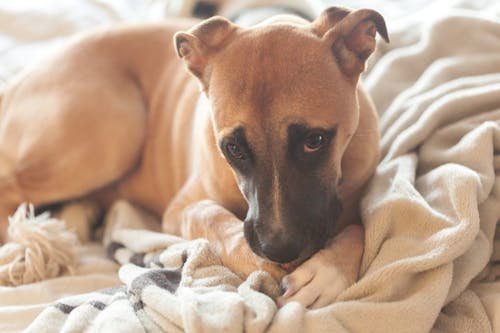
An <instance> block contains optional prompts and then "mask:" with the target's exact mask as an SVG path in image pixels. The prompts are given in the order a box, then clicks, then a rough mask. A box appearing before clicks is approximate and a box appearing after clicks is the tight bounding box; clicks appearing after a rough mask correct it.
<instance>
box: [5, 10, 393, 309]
mask: <svg viewBox="0 0 500 333" xmlns="http://www.w3.org/2000/svg"><path fill="white" fill-rule="evenodd" d="M192 24H193V22H191V21H176V22H172V23H168V22H167V23H164V24H158V25H147V26H141V27H121V28H113V29H107V30H104V31H102V32H99V33H93V34H90V35H88V36H85V37H83V38H79V39H76V40H74V41H73V42H72V43H71V45H70V46H68V47H67V48H66V49H64V50H63V51H62V52H60V53H59V54H58V55H57V56H55V57H53V58H52V59H50V60H48V61H46V62H45V63H43V64H41V65H40V66H38V67H37V68H36V69H34V70H32V71H29V72H27V73H25V74H24V76H22V77H21V78H20V79H19V80H17V81H16V82H14V83H12V84H11V85H10V86H9V87H8V88H7V90H6V91H5V92H4V93H3V95H2V96H1V99H0V103H1V105H0V107H1V114H0V116H1V119H0V153H1V155H0V157H1V159H0V177H1V178H0V193H2V195H1V198H0V218H1V220H2V229H3V230H5V226H6V224H5V220H6V217H7V216H8V215H9V214H11V213H12V212H13V211H14V209H15V208H16V206H17V205H18V204H20V203H21V202H23V201H29V202H33V203H34V204H35V205H44V204H49V203H53V202H59V201H66V200H70V199H74V198H81V197H89V196H90V197H92V198H94V199H96V200H98V201H99V202H100V203H101V204H102V205H103V207H106V206H107V205H109V203H111V202H112V201H113V200H115V199H117V198H124V199H127V200H129V201H131V202H134V203H136V204H139V205H141V206H143V207H145V208H147V209H149V210H151V211H153V212H156V213H157V214H158V215H161V214H163V228H164V230H165V231H166V232H169V233H173V234H178V235H182V236H183V237H185V238H189V239H192V238H198V237H205V238H207V239H209V240H210V241H211V242H212V244H213V246H214V248H215V249H216V251H217V252H218V254H219V255H220V256H221V258H222V260H223V262H224V263H225V264H226V265H227V266H229V267H230V268H232V269H233V270H235V271H236V272H237V273H238V274H240V275H242V276H245V275H247V274H249V273H250V272H251V271H253V270H255V269H256V268H257V267H260V268H264V269H266V270H268V271H270V272H271V273H272V274H273V275H274V276H275V277H277V278H280V277H282V276H283V275H284V274H285V270H284V269H290V268H293V267H296V266H298V268H296V269H295V270H294V271H293V272H292V273H291V274H290V275H287V276H286V277H285V278H284V279H283V282H284V284H285V286H286V287H287V291H286V293H285V295H284V297H283V298H282V300H281V301H282V302H286V301H290V300H297V301H300V302H302V303H303V304H304V305H305V306H312V307H320V306H323V305H325V304H328V303H330V302H332V301H333V300H334V299H335V297H336V296H337V295H338V293H339V292H340V291H341V290H343V289H345V288H346V287H347V286H349V285H350V284H351V283H353V282H354V280H355V279H356V277H357V274H358V269H359V262H360V258H361V255H362V249H363V232H362V228H361V227H359V226H355V225H352V226H347V225H348V224H353V223H357V222H358V221H359V215H358V201H359V198H360V194H361V190H362V188H363V186H364V184H365V183H366V182H367V180H368V179H369V178H370V176H371V175H372V173H373V171H374V168H375V165H376V163H377V162H378V158H379V147H378V141H379V134H378V129H377V127H378V124H377V116H376V112H375V110H374V107H373V106H372V104H371V102H370V100H369V98H368V97H367V95H366V94H365V93H364V92H363V90H362V88H361V87H360V85H359V83H358V81H359V76H360V74H361V72H362V71H363V70H364V66H365V61H366V59H367V58H368V56H369V55H370V54H371V53H372V51H373V50H374V47H375V34H376V32H377V31H378V32H379V33H380V34H381V35H382V36H383V37H384V39H386V40H387V32H386V28H385V23H384V20H383V18H382V17H381V16H380V14H378V13H376V12H374V11H372V10H358V11H350V10H347V9H345V8H336V7H335V8H330V9H328V10H326V11H325V12H324V13H323V14H322V15H321V16H320V17H319V18H318V19H317V20H315V21H314V22H312V23H309V22H306V21H304V20H302V19H298V18H295V17H288V16H280V17H277V18H274V19H271V20H268V21H266V22H264V23H263V24H260V25H258V26H255V27H252V28H241V27H238V26H236V25H234V24H232V23H231V22H229V21H228V20H226V19H224V18H221V17H214V18H211V19H209V20H206V21H203V22H201V23H199V24H197V25H196V26H194V27H193V28H191V29H190V30H188V31H187V32H179V33H175V32H176V31H178V30H179V29H186V28H188V27H189V26H190V25H192ZM172 39H174V40H175V43H171V42H169V40H172ZM176 53H177V55H178V56H179V57H180V58H182V60H183V61H184V63H185V64H186V65H187V67H188V69H189V71H190V72H191V74H193V75H190V74H188V71H185V70H184V69H183V68H182V67H183V66H181V65H182V63H181V61H180V60H179V59H178V57H176ZM194 77H196V79H195V78H194ZM199 86H201V89H202V90H203V93H201V97H200V91H199ZM242 220H244V223H242ZM346 226H347V227H346ZM334 235H337V236H336V237H335V238H333V236H334ZM250 249H251V250H250ZM252 251H253V253H255V254H257V255H258V256H255V255H254V254H253V253H252ZM280 263H281V264H283V265H279V264H280ZM326 287H328V288H326Z"/></svg>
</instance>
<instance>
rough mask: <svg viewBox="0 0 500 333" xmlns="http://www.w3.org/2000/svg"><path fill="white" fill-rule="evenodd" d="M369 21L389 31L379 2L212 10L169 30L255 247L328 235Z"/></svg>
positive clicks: (294, 247)
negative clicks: (319, 10)
mask: <svg viewBox="0 0 500 333" xmlns="http://www.w3.org/2000/svg"><path fill="white" fill-rule="evenodd" d="M377 31H378V32H379V33H380V34H381V35H382V37H383V38H384V39H386V40H387V31H386V27H385V23H384V20H383V18H382V16H381V15H380V14H378V13H377V12H375V11H372V10H367V9H363V10H357V11H350V10H348V9H345V8H337V7H334V8H330V9H328V10H326V11H325V12H324V13H323V14H322V15H321V16H320V17H319V18H318V19H317V20H315V21H314V22H312V23H309V22H306V21H303V20H301V19H298V18H294V19H292V18H290V17H288V18H285V17H281V18H277V19H273V20H269V21H267V22H265V23H264V24H261V25H258V26H255V27H252V28H241V27H238V26H236V25H234V24H232V23H231V22H229V21H228V20H226V19H224V18H221V17H214V18H211V19H209V20H206V21H204V22H202V23H200V24H199V25H197V26H195V27H194V28H193V29H191V30H190V31H188V32H179V33H177V34H176V35H175V45H176V49H177V52H178V54H179V56H180V57H181V58H183V59H184V60H185V62H186V65H187V67H188V68H189V70H190V71H191V72H192V73H193V74H194V75H195V76H196V77H197V78H198V79H199V81H200V84H201V86H202V89H203V90H204V92H205V94H206V95H207V97H208V99H209V101H210V104H211V108H212V121H213V127H214V132H215V136H216V139H217V143H218V146H219V150H220V152H221V154H222V155H223V156H224V158H225V159H226V161H227V163H229V165H230V166H231V167H232V169H233V170H234V173H235V177H236V179H237V182H238V185H239V187H240V189H241V192H242V193H243V195H244V196H245V198H246V199H247V201H248V204H249V209H248V213H247V216H246V219H245V227H244V230H245V237H246V239H247V241H248V243H249V244H250V246H251V248H252V250H253V251H254V252H255V253H257V254H258V255H261V256H263V257H266V258H268V259H270V260H272V261H275V262H280V263H286V262H291V261H294V260H304V259H306V258H307V257H309V256H310V255H312V254H313V253H314V252H316V251H317V250H319V249H320V248H322V247H323V246H324V245H325V243H326V241H327V240H328V238H330V237H331V236H332V232H333V229H334V227H335V221H336V219H337V218H338V216H339V214H340V212H341V210H342V203H341V201H340V199H339V195H338V186H339V184H340V182H341V181H342V169H341V161H342V156H343V154H344V151H345V149H346V147H347V145H348V144H349V142H350V139H351V137H352V135H353V134H354V133H355V132H356V129H357V126H358V118H359V106H358V99H357V92H356V91H357V82H358V79H359V76H360V74H361V73H362V72H363V70H364V67H365V61H366V59H367V58H368V56H369V55H370V54H371V53H372V51H373V50H374V48H375V34H376V32H377Z"/></svg>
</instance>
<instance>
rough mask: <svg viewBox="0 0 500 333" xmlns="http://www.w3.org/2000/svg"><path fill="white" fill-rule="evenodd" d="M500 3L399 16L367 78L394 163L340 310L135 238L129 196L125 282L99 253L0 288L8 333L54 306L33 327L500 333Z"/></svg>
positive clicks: (170, 241) (186, 248)
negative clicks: (71, 270)
mask: <svg viewBox="0 0 500 333" xmlns="http://www.w3.org/2000/svg"><path fill="white" fill-rule="evenodd" d="M491 3H492V4H491V5H489V6H488V8H487V9H485V10H483V11H477V10H465V9H462V10H455V9H450V8H448V7H447V6H449V5H450V2H448V3H447V4H446V6H445V5H444V4H443V3H442V2H441V4H439V5H432V7H429V8H427V9H423V10H421V11H420V12H418V13H416V14H415V15H412V16H411V19H404V20H398V21H392V22H389V30H390V31H391V35H390V37H391V44H390V45H388V46H384V45H382V47H381V48H380V49H379V51H378V53H377V54H376V56H375V57H374V60H376V61H374V66H373V67H372V68H371V70H370V72H369V74H368V75H367V77H366V80H365V82H366V86H367V88H368V90H369V91H370V93H371V94H372V96H373V98H374V100H375V103H376V105H377V107H378V109H379V111H380V114H381V130H382V148H383V160H382V162H381V163H380V165H379V167H378V169H377V173H376V175H375V177H374V179H373V181H372V183H371V185H370V187H369V189H368V192H367V194H366V196H365V198H364V200H363V204H362V213H363V222H364V225H365V228H366V242H365V254H364V258H363V263H362V276H361V278H360V280H359V281H358V282H357V283H356V284H355V285H353V286H352V287H351V288H349V289H348V290H346V291H345V292H344V293H342V294H341V295H340V296H339V298H338V300H337V302H336V303H335V304H332V305H331V306H328V307H325V308H323V309H319V310H315V311H308V310H306V309H304V308H303V307H301V306H300V305H299V304H296V303H292V304H289V305H287V306H285V307H283V308H281V309H279V310H278V309H277V308H276V306H275V304H274V302H273V301H272V298H273V297H275V296H276V294H277V285H276V282H274V281H273V280H272V279H271V278H270V277H269V276H268V275H267V274H265V273H261V272H257V273H255V274H254V275H252V276H251V277H249V279H247V281H240V280H239V279H238V278H237V277H236V276H235V275H234V274H232V273H231V272H230V271H228V270H227V269H225V268H224V267H222V266H220V265H219V261H218V258H217V257H216V256H215V255H214V254H213V252H212V251H211V250H210V247H209V246H208V244H207V243H206V242H205V241H202V240H197V241H192V242H185V241H182V240H179V239H177V238H175V237H172V236H168V235H163V234H160V233H156V232H153V231H137V230H134V229H135V228H137V227H140V226H141V223H142V222H141V221H142V218H141V215H140V213H138V212H137V211H135V210H134V209H131V208H130V206H128V205H127V204H125V203H120V204H118V205H117V206H115V207H114V209H115V212H117V213H115V214H113V215H114V218H111V217H109V219H111V220H112V221H113V222H112V223H110V225H109V228H110V229H109V234H108V236H109V238H108V239H109V244H108V250H110V251H109V252H110V254H112V256H113V257H114V258H115V259H116V260H118V261H119V262H120V263H122V264H124V265H122V266H121V268H120V271H119V275H118V277H119V280H118V279H117V277H116V275H115V273H114V272H115V270H116V269H117V267H118V266H117V265H115V264H113V263H111V262H110V261H107V260H105V259H104V253H103V251H102V248H99V247H98V246H97V245H87V246H85V247H84V253H83V255H82V263H81V265H80V266H79V267H78V269H77V272H76V274H75V275H74V276H63V277H60V278H56V279H52V280H47V281H43V282H40V283H35V284H31V285H23V286H20V287H16V288H10V287H0V331H2V332H3V331H17V330H20V329H23V328H25V327H26V326H27V325H28V324H29V323H30V322H31V321H32V320H33V318H34V317H35V316H36V315H37V314H38V313H40V311H41V310H42V309H43V308H45V310H44V311H43V312H42V313H41V314H40V315H39V316H38V317H37V319H36V320H35V321H34V322H33V323H32V324H31V326H30V328H29V331H32V332H44V331H47V332H53V331H60V330H63V331H64V330H66V331H81V330H83V329H87V330H88V331H120V332H121V331H124V332H127V331H129V332H136V331H146V330H147V331H161V330H164V331H167V332H175V331H181V330H183V329H184V330H187V331H194V332H198V331H204V332H222V331H226V332H239V331H248V332H263V331H266V330H267V331H270V332H287V333H288V332H337V331H338V332H342V331H353V332H387V331H391V332H392V331H394V332H428V331H430V330H433V331H435V332H492V331H494V332H500V234H499V233H498V232H497V233H495V230H496V225H497V222H498V221H499V219H500V19H499V14H500V6H499V5H498V4H497V5H495V4H494V3H493V2H491ZM451 5H453V6H459V5H462V6H463V7H466V6H472V2H470V3H468V2H463V4H460V2H453V3H452V4H451ZM474 6H477V2H474ZM382 12H383V10H382ZM0 22H2V21H1V20H0ZM0 40H1V39H0ZM110 216H112V215H110ZM99 251H100V252H99ZM96 253H98V254H97V255H96ZM141 266H144V267H141ZM110 286H116V288H113V289H107V290H105V291H100V292H98V291H97V290H99V289H102V288H106V287H110ZM85 292H91V293H86V294H85ZM82 293H83V294H82ZM69 295H73V296H69ZM64 296H69V297H65V298H62V299H59V298H60V297H64ZM49 303H50V304H51V305H49Z"/></svg>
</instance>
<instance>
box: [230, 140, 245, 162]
mask: <svg viewBox="0 0 500 333" xmlns="http://www.w3.org/2000/svg"><path fill="white" fill-rule="evenodd" d="M226 150H227V152H228V153H229V154H230V155H231V157H233V158H235V159H237V160H244V159H245V155H244V154H243V151H242V150H241V148H240V146H238V145H237V144H236V143H233V142H229V143H227V144H226Z"/></svg>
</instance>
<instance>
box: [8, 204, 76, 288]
mask: <svg viewBox="0 0 500 333" xmlns="http://www.w3.org/2000/svg"><path fill="white" fill-rule="evenodd" d="M8 235H9V239H10V242H8V243H6V244H5V245H3V246H2V247H0V285H4V286H18V285H21V284H26V283H32V282H37V281H41V280H44V279H48V278H53V277H56V276H59V275H60V274H63V273H66V272H68V273H70V274H72V273H73V272H74V269H75V266H76V263H77V258H78V256H77V252H78V251H77V249H78V238H77V236H76V235H75V233H73V232H71V231H68V230H67V229H66V225H65V222H64V221H62V220H59V219H57V218H53V217H51V216H50V213H49V212H44V213H42V214H40V215H38V216H35V210H34V207H33V205H31V204H30V205H27V204H25V203H23V204H21V205H20V206H19V207H18V209H17V211H16V212H15V213H14V215H12V216H11V217H9V228H8Z"/></svg>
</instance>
